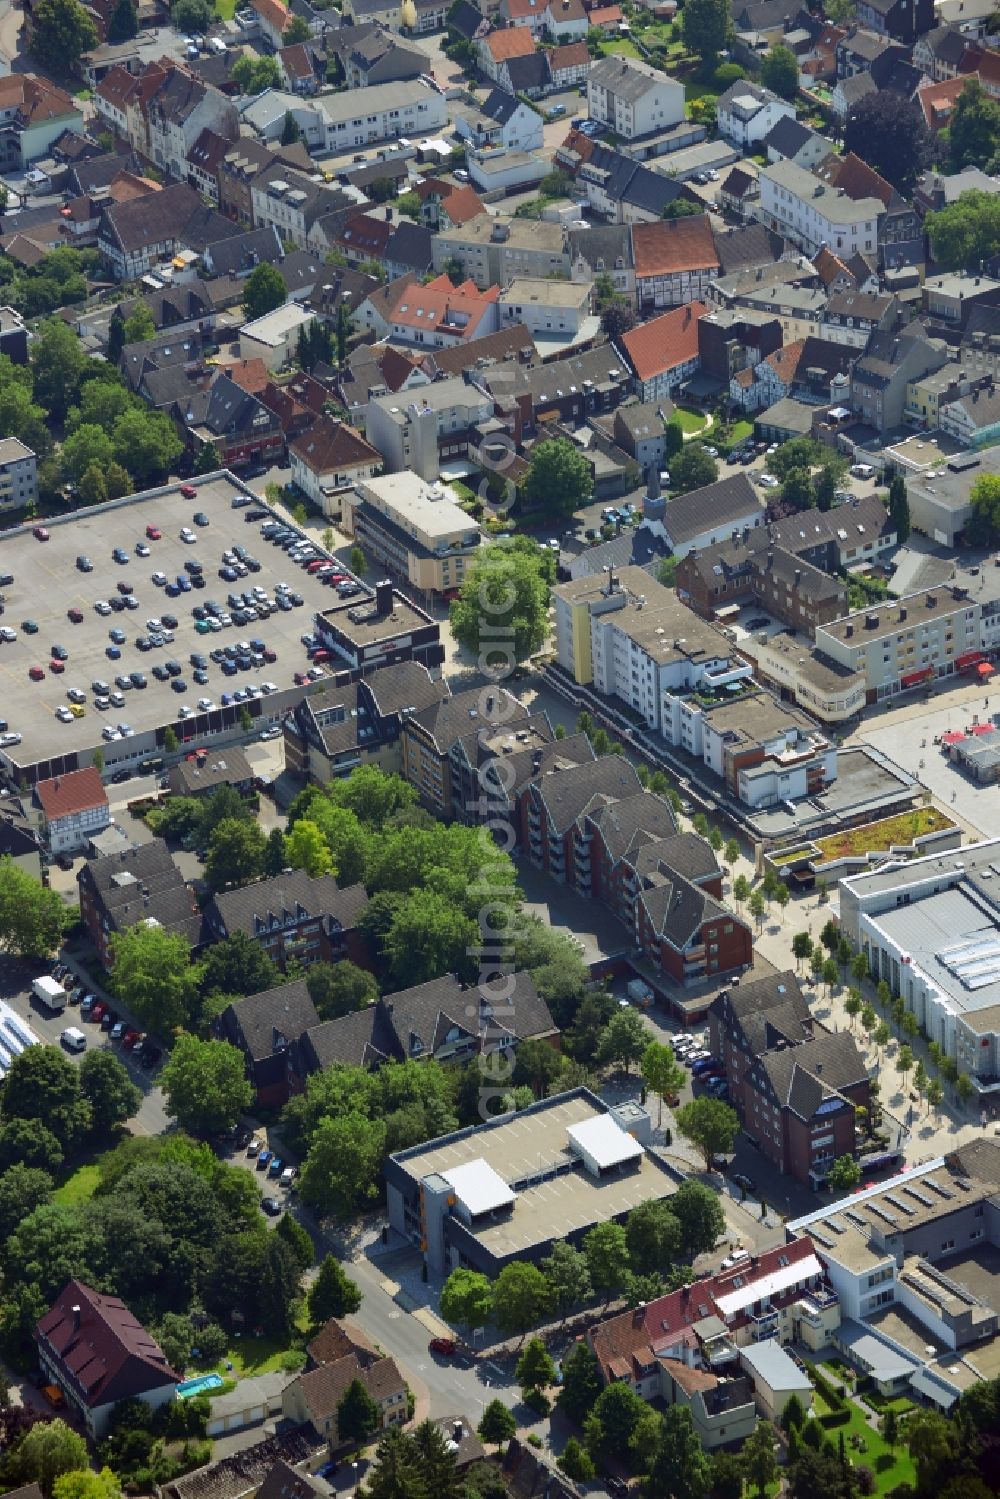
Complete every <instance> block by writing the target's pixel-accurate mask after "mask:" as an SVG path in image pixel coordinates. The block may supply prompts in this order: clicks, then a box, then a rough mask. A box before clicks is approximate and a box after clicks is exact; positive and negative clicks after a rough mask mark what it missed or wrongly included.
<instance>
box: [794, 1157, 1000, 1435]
mask: <svg viewBox="0 0 1000 1499" xmlns="http://www.w3.org/2000/svg"><path fill="white" fill-rule="evenodd" d="M998 1187H1000V1145H998V1143H997V1142H996V1141H995V1140H990V1139H987V1138H986V1137H985V1136H983V1137H981V1138H979V1139H976V1140H972V1141H970V1142H969V1143H968V1144H967V1145H962V1146H959V1147H957V1148H956V1149H955V1150H954V1151H952V1152H951V1153H950V1154H949V1155H947V1156H944V1157H942V1156H939V1157H937V1158H936V1159H934V1160H930V1161H925V1162H923V1163H922V1164H920V1165H918V1166H912V1167H910V1168H908V1169H907V1170H904V1171H900V1172H898V1173H897V1174H896V1175H895V1176H893V1177H892V1178H891V1180H890V1181H888V1182H885V1183H882V1184H879V1185H869V1186H867V1187H865V1188H863V1189H862V1190H860V1191H857V1192H855V1193H854V1194H853V1195H852V1196H850V1197H848V1198H846V1199H844V1200H843V1201H842V1202H835V1203H833V1204H831V1205H828V1206H826V1207H823V1208H820V1209H818V1210H817V1211H816V1212H814V1213H810V1214H808V1215H807V1216H806V1217H803V1218H799V1219H796V1220H795V1221H794V1222H792V1223H789V1224H788V1225H787V1227H786V1232H787V1233H788V1234H789V1235H795V1234H802V1233H804V1234H808V1235H809V1237H810V1238H811V1239H812V1241H813V1244H814V1245H815V1252H816V1254H817V1256H818V1257H819V1259H820V1260H821V1261H822V1263H823V1267H824V1271H825V1274H826V1276H827V1278H828V1279H829V1282H830V1284H831V1285H832V1286H833V1288H834V1290H835V1291H836V1293H837V1297H838V1299H839V1302H840V1306H841V1311H842V1321H841V1324H840V1326H839V1327H838V1328H837V1329H836V1330H835V1331H834V1332H833V1333H832V1337H831V1341H832V1342H833V1343H834V1345H835V1346H836V1347H838V1348H839V1349H840V1351H841V1352H842V1353H843V1354H844V1356H845V1357H846V1358H847V1359H848V1360H849V1361H850V1362H851V1363H853V1364H854V1366H855V1368H857V1369H858V1371H859V1372H860V1373H863V1374H865V1375H868V1376H869V1377H870V1378H871V1379H872V1381H873V1383H874V1384H875V1385H876V1387H877V1388H878V1390H879V1392H880V1393H882V1394H885V1395H897V1394H904V1393H905V1394H907V1395H912V1396H915V1397H918V1398H921V1399H924V1400H927V1401H929V1402H931V1403H933V1404H934V1405H937V1406H938V1407H939V1408H940V1409H943V1410H950V1409H951V1407H952V1406H953V1405H954V1403H955V1401H956V1400H957V1399H958V1397H959V1395H960V1394H961V1393H962V1392H963V1391H964V1390H966V1389H968V1388H970V1386H973V1385H975V1384H978V1383H979V1381H980V1380H983V1379H990V1378H992V1377H993V1376H994V1375H995V1372H996V1359H997V1354H998V1352H1000V1340H998V1316H997V1311H996V1306H997V1289H998V1276H997V1250H998V1248H1000V1223H998V1219H997V1213H996V1208H995V1202H996V1195H997V1190H998Z"/></svg>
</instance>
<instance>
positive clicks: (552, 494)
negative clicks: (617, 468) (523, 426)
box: [521, 437, 594, 518]
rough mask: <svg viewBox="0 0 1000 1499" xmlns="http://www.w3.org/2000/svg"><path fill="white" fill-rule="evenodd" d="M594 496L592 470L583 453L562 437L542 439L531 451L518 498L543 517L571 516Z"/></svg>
mask: <svg viewBox="0 0 1000 1499" xmlns="http://www.w3.org/2000/svg"><path fill="white" fill-rule="evenodd" d="M593 493H594V475H593V470H592V469H591V466H590V464H589V462H588V461H587V459H586V457H585V456H584V454H583V453H582V452H581V451H580V450H579V448H576V447H574V446H573V444H572V443H571V442H569V441H568V439H567V438H565V437H553V438H545V439H543V440H542V441H541V442H536V443H535V446H534V447H533V448H532V450H531V463H530V467H529V469H528V473H527V475H526V476H525V478H524V480H523V482H522V484H521V497H522V500H523V501H524V503H525V505H527V506H529V507H530V508H531V509H532V510H542V511H544V512H545V515H546V516H551V517H553V518H554V517H557V516H562V515H572V514H573V512H574V511H575V510H579V509H580V507H581V506H582V505H586V504H587V503H588V502H589V500H590V498H591V496H592V495H593Z"/></svg>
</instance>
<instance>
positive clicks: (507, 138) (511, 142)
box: [455, 54, 589, 212]
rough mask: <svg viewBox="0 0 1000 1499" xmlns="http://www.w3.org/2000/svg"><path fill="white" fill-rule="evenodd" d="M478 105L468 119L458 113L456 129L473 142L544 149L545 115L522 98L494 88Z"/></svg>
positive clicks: (509, 149)
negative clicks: (477, 112)
mask: <svg viewBox="0 0 1000 1499" xmlns="http://www.w3.org/2000/svg"><path fill="white" fill-rule="evenodd" d="M588 56H589V54H588ZM479 109H480V112H479V114H478V115H474V116H472V117H471V118H469V119H467V118H466V117H465V116H464V115H457V116H456V117H455V129H456V131H457V132H458V134H459V135H460V136H462V137H463V139H465V140H468V141H470V142H471V144H472V145H474V146H503V147H504V148H505V149H506V150H508V151H539V150H541V147H542V123H543V122H542V117H541V115H540V114H539V113H538V111H537V110H536V109H531V108H529V106H528V105H527V104H525V102H524V100H523V99H518V98H516V97H515V95H513V94H510V93H507V92H506V90H504V89H501V88H495V89H491V91H490V93H489V94H488V95H487V96H486V99H485V100H484V102H483V103H482V104H481V105H480V106H479ZM467 191H468V190H467ZM480 211H481V212H482V211H483V210H480Z"/></svg>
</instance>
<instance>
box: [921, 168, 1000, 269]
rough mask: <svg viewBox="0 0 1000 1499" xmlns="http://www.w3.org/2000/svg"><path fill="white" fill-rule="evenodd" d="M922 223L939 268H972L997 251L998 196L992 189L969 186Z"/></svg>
mask: <svg viewBox="0 0 1000 1499" xmlns="http://www.w3.org/2000/svg"><path fill="white" fill-rule="evenodd" d="M924 223H925V227H926V229H927V233H928V236H929V238H930V245H931V253H932V254H933V256H934V259H935V261H936V262H937V264H938V265H939V266H940V267H941V268H942V270H948V271H957V270H965V271H971V270H975V269H976V268H978V266H979V264H980V262H981V261H983V260H989V259H991V258H992V257H993V256H994V255H996V254H997V253H1000V200H998V199H997V198H996V196H995V195H994V194H993V193H985V192H982V191H981V190H980V189H978V188H971V189H970V190H969V191H968V192H964V193H960V194H959V196H958V198H957V199H956V200H955V202H953V203H949V204H948V205H947V207H945V208H942V209H940V210H938V212H936V213H929V214H928V215H927V217H926V219H925V221H924Z"/></svg>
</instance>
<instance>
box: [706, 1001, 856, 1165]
mask: <svg viewBox="0 0 1000 1499" xmlns="http://www.w3.org/2000/svg"><path fill="white" fill-rule="evenodd" d="M709 1037H710V1041H709V1044H710V1046H711V1050H712V1055H713V1056H714V1057H715V1059H716V1060H717V1061H719V1062H721V1063H722V1065H723V1067H724V1068H725V1070H726V1079H727V1081H728V1083H729V1092H730V1097H731V1100H732V1103H733V1107H734V1108H735V1109H736V1110H737V1112H738V1113H739V1116H740V1122H741V1124H742V1125H743V1128H744V1130H745V1132H746V1133H747V1135H748V1136H749V1137H750V1139H751V1140H752V1141H753V1142H754V1144H755V1145H756V1146H757V1148H758V1150H759V1151H760V1152H761V1154H762V1155H763V1156H764V1158H765V1160H768V1161H770V1162H771V1163H772V1165H774V1166H776V1167H777V1168H778V1170H779V1171H781V1172H783V1173H784V1174H786V1175H788V1176H793V1177H794V1178H795V1180H796V1181H799V1182H801V1183H802V1184H803V1185H805V1186H811V1187H813V1188H818V1187H819V1186H821V1185H822V1184H823V1182H824V1181H825V1179H826V1173H827V1171H828V1169H829V1167H830V1165H831V1164H832V1163H833V1162H834V1161H835V1160H837V1159H838V1158H839V1157H841V1156H845V1155H847V1156H853V1155H854V1154H855V1149H856V1147H855V1137H856V1119H855V1110H856V1109H857V1108H864V1109H867V1108H868V1106H869V1104H870V1101H871V1098H870V1082H869V1078H868V1073H867V1071H866V1069H865V1065H864V1062H863V1060H862V1057H861V1054H860V1052H859V1051H858V1047H857V1043H856V1042H855V1040H854V1037H853V1036H851V1035H850V1034H849V1033H848V1032H846V1031H841V1032H837V1033H834V1032H831V1031H827V1030H825V1029H824V1027H823V1026H821V1025H819V1023H818V1022H817V1021H815V1020H814V1019H813V1017H812V1015H811V1013H810V1010H809V1006H808V1004H807V1002H806V999H805V996H804V995H803V993H802V990H801V989H800V987H799V982H798V979H797V978H796V977H795V975H794V974H793V973H791V972H785V973H776V974H773V975H771V976H769V977H768V978H763V979H755V980H752V981H751V982H749V983H747V984H741V985H740V987H739V988H729V989H722V990H720V992H719V994H718V996H717V998H716V999H715V1000H714V1001H713V1003H712V1006H711V1008H710V1010H709Z"/></svg>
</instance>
